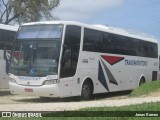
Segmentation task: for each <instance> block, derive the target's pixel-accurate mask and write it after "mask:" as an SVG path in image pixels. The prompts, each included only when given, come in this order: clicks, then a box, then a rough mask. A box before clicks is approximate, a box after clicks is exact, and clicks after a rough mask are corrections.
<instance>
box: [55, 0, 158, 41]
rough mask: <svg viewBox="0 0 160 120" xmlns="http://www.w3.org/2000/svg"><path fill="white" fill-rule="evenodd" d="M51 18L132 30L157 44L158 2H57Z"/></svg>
mask: <svg viewBox="0 0 160 120" xmlns="http://www.w3.org/2000/svg"><path fill="white" fill-rule="evenodd" d="M53 15H54V16H56V17H58V18H59V19H60V20H71V21H78V22H82V23H87V24H102V25H108V26H110V27H118V28H123V29H126V30H130V31H131V30H132V32H133V31H134V32H135V33H139V34H142V33H143V35H144V34H145V36H146V35H147V36H148V37H154V38H157V39H158V40H159V41H160V0H61V2H60V6H59V7H58V8H56V9H55V10H54V11H53Z"/></svg>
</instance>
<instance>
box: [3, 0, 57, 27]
mask: <svg viewBox="0 0 160 120" xmlns="http://www.w3.org/2000/svg"><path fill="white" fill-rule="evenodd" d="M59 3H60V0H0V23H2V24H10V23H11V22H18V23H19V24H21V23H24V22H35V21H40V20H55V19H57V18H56V17H53V16H52V14H51V12H52V10H53V9H54V8H56V7H58V5H59Z"/></svg>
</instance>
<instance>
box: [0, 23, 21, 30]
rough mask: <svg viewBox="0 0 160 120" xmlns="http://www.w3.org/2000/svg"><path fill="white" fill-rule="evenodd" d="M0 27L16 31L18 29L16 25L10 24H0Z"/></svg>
mask: <svg viewBox="0 0 160 120" xmlns="http://www.w3.org/2000/svg"><path fill="white" fill-rule="evenodd" d="M0 29H3V30H9V31H17V30H18V27H16V26H11V25H4V24H0Z"/></svg>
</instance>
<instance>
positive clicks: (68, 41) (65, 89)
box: [60, 25, 81, 96]
mask: <svg viewBox="0 0 160 120" xmlns="http://www.w3.org/2000/svg"><path fill="white" fill-rule="evenodd" d="M80 39H81V27H78V26H73V25H68V26H67V27H66V34H65V39H64V44H63V52H62V59H61V70H60V84H61V86H62V87H61V90H60V91H61V94H62V95H63V96H73V95H77V93H78V92H79V89H80V84H79V82H78V81H79V77H80V76H78V74H76V70H77V64H78V58H79V49H80Z"/></svg>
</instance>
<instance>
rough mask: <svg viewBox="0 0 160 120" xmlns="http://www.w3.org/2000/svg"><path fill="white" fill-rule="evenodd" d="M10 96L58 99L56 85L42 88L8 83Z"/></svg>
mask: <svg viewBox="0 0 160 120" xmlns="http://www.w3.org/2000/svg"><path fill="white" fill-rule="evenodd" d="M9 87H10V92H11V94H19V95H29V96H40V97H60V94H59V90H58V84H51V85H43V86H22V85H18V84H16V83H12V82H9Z"/></svg>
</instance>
